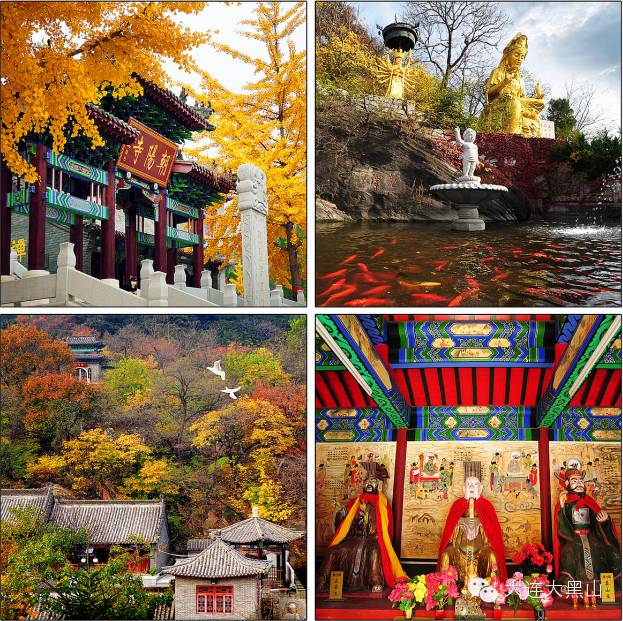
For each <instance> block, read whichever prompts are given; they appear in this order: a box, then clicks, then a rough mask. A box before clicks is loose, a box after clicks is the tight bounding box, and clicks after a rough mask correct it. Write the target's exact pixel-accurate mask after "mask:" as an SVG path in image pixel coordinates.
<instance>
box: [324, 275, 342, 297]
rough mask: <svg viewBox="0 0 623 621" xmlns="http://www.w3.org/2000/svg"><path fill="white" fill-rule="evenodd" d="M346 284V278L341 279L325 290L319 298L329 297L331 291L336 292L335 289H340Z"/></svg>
mask: <svg viewBox="0 0 623 621" xmlns="http://www.w3.org/2000/svg"><path fill="white" fill-rule="evenodd" d="M345 283H346V278H340V279H339V280H336V281H335V282H334V283H332V284H331V285H329V287H328V288H327V289H325V290H324V291H323V292H322V293H319V294H318V297H320V296H323V295H328V294H329V293H331V291H335V289H337V288H338V287H341V286H342V285H343V284H345Z"/></svg>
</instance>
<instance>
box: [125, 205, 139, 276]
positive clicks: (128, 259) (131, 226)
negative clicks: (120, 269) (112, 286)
mask: <svg viewBox="0 0 623 621" xmlns="http://www.w3.org/2000/svg"><path fill="white" fill-rule="evenodd" d="M137 263H138V259H137V252H136V207H135V206H134V205H132V206H130V207H128V210H127V220H126V223H125V279H126V284H129V283H130V278H131V277H132V276H134V277H135V278H138V276H139V275H138V274H137V273H136V272H137V269H138V267H137Z"/></svg>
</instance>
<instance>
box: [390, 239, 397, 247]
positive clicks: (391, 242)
mask: <svg viewBox="0 0 623 621" xmlns="http://www.w3.org/2000/svg"><path fill="white" fill-rule="evenodd" d="M389 243H390V244H394V246H395V245H396V244H397V243H398V240H397V239H391V240H390V241H389Z"/></svg>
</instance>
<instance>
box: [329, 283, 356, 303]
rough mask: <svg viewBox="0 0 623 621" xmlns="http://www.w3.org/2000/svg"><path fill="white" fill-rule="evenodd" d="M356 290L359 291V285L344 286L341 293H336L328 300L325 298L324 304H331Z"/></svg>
mask: <svg viewBox="0 0 623 621" xmlns="http://www.w3.org/2000/svg"><path fill="white" fill-rule="evenodd" d="M355 291H357V287H355V286H354V285H348V287H344V289H343V290H342V291H340V292H339V293H334V294H333V295H332V296H330V297H329V298H328V299H327V300H325V302H324V303H323V306H331V305H332V304H333V303H334V302H335V301H336V300H339V299H340V298H345V297H346V296H348V295H350V294H351V293H355Z"/></svg>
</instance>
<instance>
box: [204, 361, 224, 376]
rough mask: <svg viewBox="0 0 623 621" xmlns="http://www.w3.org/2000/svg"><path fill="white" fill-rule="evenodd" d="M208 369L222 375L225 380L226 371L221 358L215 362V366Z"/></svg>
mask: <svg viewBox="0 0 623 621" xmlns="http://www.w3.org/2000/svg"><path fill="white" fill-rule="evenodd" d="M208 371H212V373H214V375H218V376H220V378H221V379H222V380H223V381H225V371H223V369H222V367H221V361H220V360H216V361H215V362H214V366H213V367H208Z"/></svg>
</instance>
